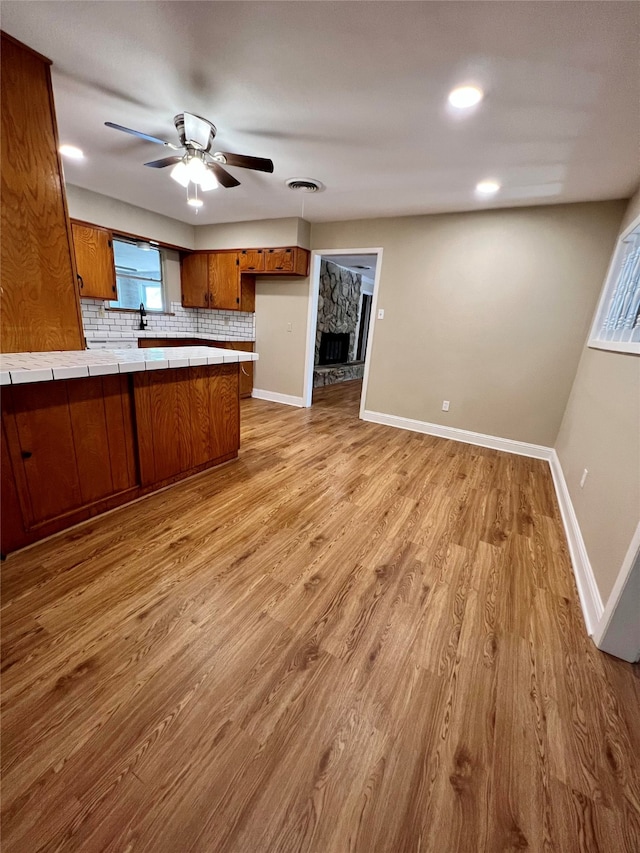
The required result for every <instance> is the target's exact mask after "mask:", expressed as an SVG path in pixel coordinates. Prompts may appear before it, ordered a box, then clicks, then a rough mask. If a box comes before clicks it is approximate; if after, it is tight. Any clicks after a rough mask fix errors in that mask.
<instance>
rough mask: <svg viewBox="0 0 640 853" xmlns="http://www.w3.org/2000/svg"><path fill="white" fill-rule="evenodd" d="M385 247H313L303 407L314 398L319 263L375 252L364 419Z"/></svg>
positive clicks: (363, 408)
mask: <svg viewBox="0 0 640 853" xmlns="http://www.w3.org/2000/svg"><path fill="white" fill-rule="evenodd" d="M382 252H383V250H382V247H381V246H377V247H376V248H373V249H313V250H312V252H311V266H310V274H309V305H308V310H307V348H306V353H305V369H304V391H303V396H302V399H303V404H302V405H303V406H304V407H305V408H309V406H311V404H312V399H313V368H314V361H315V355H316V326H317V325H318V294H319V293H320V262H321V260H322V258H323V257H324V258H330V257H331V255H376V256H377V258H376V274H375V276H374V279H373V295H372V297H371V319H370V320H369V334H368V335H367V351H366V353H365V357H364V377H363V379H362V396H361V397H360V412H359V414H358V417H359V418H361V419H362V415H363V413H364V410H365V400H366V398H367V387H368V384H369V368H370V365H371V353H372V351H373V336H374V333H375V328H376V319H377V315H378V293H379V290H380V272H381V270H382Z"/></svg>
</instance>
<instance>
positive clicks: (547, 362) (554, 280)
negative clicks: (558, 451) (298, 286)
mask: <svg viewBox="0 0 640 853" xmlns="http://www.w3.org/2000/svg"><path fill="white" fill-rule="evenodd" d="M624 207H625V203H624V202H617V201H615V202H594V203H585V204H570V205H549V206H544V207H534V208H519V209H511V210H493V211H482V212H478V213H464V214H447V215H441V216H414V217H401V218H395V219H377V220H360V221H351V222H334V223H319V224H314V225H312V232H311V238H312V246H313V248H320V249H332V248H344V249H348V248H374V247H378V246H382V247H383V249H384V253H383V258H382V266H381V278H380V293H379V296H378V307H379V308H384V310H385V319H384V320H376V327H375V337H374V345H373V351H372V354H371V366H370V374H369V388H368V393H367V400H366V408H367V409H369V410H373V411H377V412H383V413H386V414H392V415H397V416H401V417H406V418H414V419H417V420H420V421H427V422H431V423H437V424H443V425H446V426H451V427H457V428H460V429H465V430H472V431H474V432H480V433H486V434H489V435H494V436H500V437H502V438H510V439H515V440H518V441H524V442H531V443H533V444H541V445H545V446H552V445H553V444H554V442H555V439H556V436H557V433H558V429H559V427H560V423H561V420H562V415H563V413H564V409H565V406H566V402H567V398H568V395H569V392H570V390H571V386H572V383H573V379H574V376H575V372H576V367H577V364H578V361H579V358H580V353H581V350H582V345H583V342H584V338H585V335H586V333H587V330H588V327H589V323H590V321H591V316H592V314H593V310H594V307H595V304H596V300H597V297H598V294H599V291H600V287H601V285H602V280H603V277H604V274H605V271H606V268H607V264H608V261H609V257H610V254H611V250H612V248H613V245H614V242H615V237H616V234H617V232H618V228H619V225H620V220H621V217H622V215H623V212H624ZM289 357H290V358H291V359H293V358H294V357H295V358H299V359H301V360H302V358H303V352H302V349H299V350H298V351H297V352H296V353H293V352H291V353H290V355H289ZM445 399H446V400H449V401H450V403H451V408H450V411H449V413H448V414H445V413H444V412H442V410H441V406H442V401H443V400H445Z"/></svg>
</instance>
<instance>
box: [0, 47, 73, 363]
mask: <svg viewBox="0 0 640 853" xmlns="http://www.w3.org/2000/svg"><path fill="white" fill-rule="evenodd" d="M0 63H1V68H0V77H1V81H2V91H1V100H2V160H1V164H0V166H1V169H0V171H1V172H2V193H1V209H2V255H1V267H2V272H1V294H2V300H1V301H2V308H1V312H0V313H1V322H0V331H1V339H2V350H3V351H4V352H29V351H39V350H70V349H76V350H77V349H84V333H83V330H82V319H81V315H80V302H79V298H78V289H77V284H76V272H75V265H74V260H73V248H72V239H71V226H70V224H69V217H68V213H67V206H66V200H65V196H64V184H63V179H62V168H61V165H60V159H59V156H58V134H57V129H56V120H55V112H54V106H53V92H52V89H51V74H50V68H49V65H50V63H49V61H48V60H47V59H45V58H44V57H42V56H40V55H39V54H37V53H34V52H33V51H32V50H31V49H30V48H28V47H26V46H25V45H22V44H20V43H19V42H16V41H15V40H14V39H12V38H11V37H10V36H6V35H5V34H4V33H3V34H2V46H1V50H0Z"/></svg>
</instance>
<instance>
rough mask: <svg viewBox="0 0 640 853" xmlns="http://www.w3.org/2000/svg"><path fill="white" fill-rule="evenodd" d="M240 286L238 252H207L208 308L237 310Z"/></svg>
mask: <svg viewBox="0 0 640 853" xmlns="http://www.w3.org/2000/svg"><path fill="white" fill-rule="evenodd" d="M240 287H241V281H240V265H239V262H238V253H237V252H212V253H211V254H209V308H222V309H226V310H227V311H239V310H240Z"/></svg>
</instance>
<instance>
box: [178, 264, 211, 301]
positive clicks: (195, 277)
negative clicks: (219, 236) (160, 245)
mask: <svg viewBox="0 0 640 853" xmlns="http://www.w3.org/2000/svg"><path fill="white" fill-rule="evenodd" d="M180 280H181V285H182V305H183V307H184V308H208V307H209V262H208V256H207V255H206V254H193V255H183V256H182V259H181V262H180Z"/></svg>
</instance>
